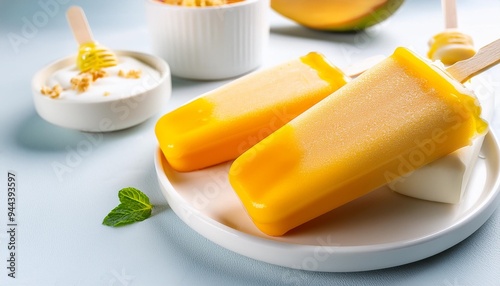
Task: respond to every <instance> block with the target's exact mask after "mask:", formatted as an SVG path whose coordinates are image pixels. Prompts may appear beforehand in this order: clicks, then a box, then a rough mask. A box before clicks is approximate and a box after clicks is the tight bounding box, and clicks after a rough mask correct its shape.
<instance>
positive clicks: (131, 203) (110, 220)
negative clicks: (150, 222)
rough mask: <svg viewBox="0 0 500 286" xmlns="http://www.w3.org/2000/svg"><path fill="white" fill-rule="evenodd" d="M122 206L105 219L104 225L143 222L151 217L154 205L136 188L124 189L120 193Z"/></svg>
mask: <svg viewBox="0 0 500 286" xmlns="http://www.w3.org/2000/svg"><path fill="white" fill-rule="evenodd" d="M118 198H119V199H120V204H119V205H118V206H117V207H115V208H114V209H113V210H111V212H110V213H109V214H108V215H107V216H106V217H105V218H104V220H103V221H102V224H104V225H108V226H121V225H126V224H131V223H134V222H137V221H143V220H145V219H147V218H148V217H150V216H151V211H152V209H153V205H152V204H150V203H149V198H148V197H147V196H146V195H145V194H144V193H143V192H141V191H139V190H138V189H136V188H130V187H129V188H124V189H121V190H120V191H119V192H118Z"/></svg>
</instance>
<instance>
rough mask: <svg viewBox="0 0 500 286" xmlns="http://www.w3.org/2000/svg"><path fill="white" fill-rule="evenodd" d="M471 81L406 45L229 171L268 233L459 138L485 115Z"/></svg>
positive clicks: (364, 189)
mask: <svg viewBox="0 0 500 286" xmlns="http://www.w3.org/2000/svg"><path fill="white" fill-rule="evenodd" d="M480 113H481V109H480V107H479V106H478V105H477V103H476V99H475V97H473V96H472V95H471V94H470V93H469V91H468V90H466V89H465V88H464V87H463V86H462V85H461V84H460V83H458V82H457V81H456V80H454V79H453V78H451V77H450V76H449V75H448V74H446V73H445V72H443V71H442V70H440V69H438V68H437V67H434V66H431V65H429V64H428V63H426V62H425V61H424V60H423V59H421V58H420V57H418V56H416V55H415V54H413V53H412V52H410V51H409V50H407V49H405V48H398V49H396V50H395V52H394V53H393V54H392V55H391V56H390V57H388V58H386V59H385V60H384V61H382V62H381V63H379V64H377V65H375V66H374V67H373V68H371V69H369V70H368V71H366V72H365V73H363V74H362V75H360V76H359V77H358V78H356V79H354V80H353V81H351V82H350V83H348V84H347V85H345V86H344V87H342V88H340V89H339V90H338V91H336V92H335V93H333V94H332V95H330V96H328V97H327V98H325V99H323V100H322V101H321V102H319V103H318V104H316V105H314V106H313V107H311V108H310V109H309V110H307V111H306V112H304V113H302V114H301V115H299V116H298V117H297V118H295V119H294V120H292V121H290V122H289V123H288V124H286V125H284V126H283V127H282V128H280V129H279V130H277V131H276V132H274V133H273V134H272V135H270V136H269V137H267V138H266V139H264V140H263V141H261V142H259V143H257V144H256V145H255V146H253V147H252V148H250V149H249V150H247V151H246V152H245V153H243V154H242V155H241V156H239V157H238V158H237V159H236V160H235V161H234V163H233V164H232V165H231V168H230V170H229V180H230V183H231V185H232V186H233V188H234V190H235V192H236V193H237V195H238V196H239V198H240V199H241V201H242V203H243V205H244V207H245V208H246V210H247V212H248V214H249V215H250V217H251V219H252V220H253V222H254V223H255V225H256V226H257V227H258V228H259V229H260V230H261V231H262V232H264V233H266V234H268V235H273V236H279V235H283V234H284V233H286V232H287V231H289V230H291V229H293V228H295V227H297V226H299V225H301V224H303V223H305V222H307V221H309V220H311V219H313V218H316V217H318V216H320V215H322V214H324V213H326V212H328V211H330V210H332V209H334V208H337V207H339V206H341V205H344V204H346V203H348V202H350V201H352V200H354V199H356V198H358V197H360V196H363V195H364V194H366V193H368V192H370V191H371V190H374V189H376V188H377V187H380V186H382V185H384V184H386V183H388V182H389V181H391V180H393V179H394V178H396V177H398V176H402V175H404V174H406V173H408V172H411V171H412V170H414V169H416V168H419V167H421V166H423V165H425V164H427V163H429V162H431V161H433V160H435V159H437V158H439V157H441V156H444V155H446V154H448V153H451V152H452V151H454V150H457V149H458V148H460V147H463V146H466V145H469V144H470V143H471V140H472V138H474V136H475V135H476V134H480V133H483V132H485V130H486V129H487V124H486V122H485V121H484V120H482V119H481V118H480Z"/></svg>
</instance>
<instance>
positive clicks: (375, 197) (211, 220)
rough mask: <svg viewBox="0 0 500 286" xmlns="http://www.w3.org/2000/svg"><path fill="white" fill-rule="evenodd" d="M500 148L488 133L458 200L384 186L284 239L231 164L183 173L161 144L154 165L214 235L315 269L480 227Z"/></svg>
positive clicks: (414, 255)
mask: <svg viewBox="0 0 500 286" xmlns="http://www.w3.org/2000/svg"><path fill="white" fill-rule="evenodd" d="M499 162H500V160H499V147H498V143H497V140H496V139H495V136H494V135H493V134H492V133H491V132H490V133H488V134H487V135H486V138H485V140H484V143H483V146H482V148H481V157H480V159H479V160H478V162H477V163H476V166H475V168H474V171H473V174H472V176H471V178H470V181H469V184H468V186H467V190H466V193H465V194H464V197H463V198H462V201H461V203H459V204H456V205H450V204H442V203H435V202H429V201H423V200H418V199H415V198H411V197H407V196H404V195H400V194H397V193H395V192H392V191H391V190H390V189H389V188H387V187H382V188H379V189H377V190H375V191H373V192H371V193H370V194H368V195H366V196H364V197H362V198H359V199H357V200H355V201H352V202H351V203H349V204H346V205H344V206H342V207H340V208H338V209H335V210H333V211H331V212H329V213H327V214H325V215H323V216H321V217H319V218H317V219H315V220H313V221H310V222H308V223H306V224H304V225H302V226H300V227H298V228H296V229H293V230H292V231H290V232H288V233H287V234H286V235H285V236H282V237H271V236H267V235H265V234H263V233H261V232H260V231H259V230H258V229H257V228H256V227H255V226H254V225H253V223H252V222H251V220H250V218H249V217H248V216H247V214H246V212H245V210H244V208H243V206H242V205H241V203H240V201H239V199H238V198H237V196H236V194H235V193H234V192H233V190H232V188H231V186H230V185H229V183H228V180H227V172H228V169H229V166H230V163H225V164H221V165H217V166H214V167H211V168H208V169H204V170H201V171H196V172H189V173H179V172H176V171H174V170H173V169H172V168H171V167H170V166H169V165H168V163H167V161H166V160H165V158H164V157H163V155H162V152H161V151H160V149H159V148H158V149H157V150H156V155H155V166H156V172H157V175H158V179H159V183H160V186H161V188H162V192H163V194H164V196H165V198H166V199H167V201H168V203H169V204H170V207H171V208H172V209H173V210H174V212H175V213H176V214H177V215H178V216H179V217H180V218H181V219H182V220H183V221H184V222H185V223H186V224H187V225H189V226H190V227H191V228H192V229H194V230H195V231H197V232H198V233H200V234H201V235H203V236H205V237H206V238H208V239H210V240H211V241H213V242H215V243H217V244H219V245H221V246H222V247H225V248H227V249H229V250H232V251H234V252H237V253H239V254H242V255H245V256H247V257H251V258H254V259H257V260H260V261H264V262H268V263H272V264H276V265H281V266H285V267H290V268H296V269H304V270H310V271H328V272H349V271H365V270H374V269H381V268H387V267H392V266H398V265H402V264H406V263H410V262H414V261H417V260H420V259H424V258H427V257H429V256H432V255H434V254H437V253H439V252H441V251H444V250H446V249H448V248H450V247H452V246H453V245H455V244H457V243H458V242H460V241H462V240H463V239H465V238H467V237H468V236H469V235H471V234H472V233H473V232H475V231H476V230H477V229H478V228H479V227H480V226H481V225H482V224H483V223H484V222H485V221H486V220H487V219H488V218H489V217H490V216H491V214H492V213H493V211H494V210H495V209H496V207H497V206H498V204H499V203H500V195H499V182H500V180H499V176H500V175H499V174H500V168H499Z"/></svg>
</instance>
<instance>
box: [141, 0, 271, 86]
mask: <svg viewBox="0 0 500 286" xmlns="http://www.w3.org/2000/svg"><path fill="white" fill-rule="evenodd" d="M146 16H147V20H148V25H149V31H150V35H151V42H152V45H153V51H154V52H155V53H156V54H157V55H159V56H160V57H162V58H163V59H164V60H166V61H167V63H168V64H169V66H170V69H171V72H172V75H174V76H177V77H183V78H190V79H199V80H216V79H224V78H230V77H235V76H238V75H241V74H244V73H247V72H249V71H251V70H253V69H255V68H257V67H258V66H259V65H260V64H261V63H262V61H263V57H264V51H265V48H266V45H267V42H268V38H269V0H245V1H242V2H237V3H233V4H227V5H221V6H212V7H184V6H175V5H169V4H165V3H162V2H160V1H158V0H146Z"/></svg>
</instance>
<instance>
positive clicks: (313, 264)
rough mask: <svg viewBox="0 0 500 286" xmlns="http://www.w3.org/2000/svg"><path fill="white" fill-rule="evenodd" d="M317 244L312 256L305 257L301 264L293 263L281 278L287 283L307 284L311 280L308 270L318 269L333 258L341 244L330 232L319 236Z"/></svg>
mask: <svg viewBox="0 0 500 286" xmlns="http://www.w3.org/2000/svg"><path fill="white" fill-rule="evenodd" d="M316 242H317V245H316V246H315V247H314V249H313V251H312V254H311V255H310V256H306V257H304V258H303V259H302V260H301V261H300V263H299V264H296V265H292V267H293V268H294V269H292V268H287V270H288V271H286V272H283V274H282V275H281V280H282V281H283V283H285V284H291V285H305V284H307V283H306V282H308V281H309V279H310V276H309V275H308V272H306V271H301V270H308V271H318V270H319V269H320V266H321V263H324V262H325V261H327V260H328V259H331V257H332V256H333V255H335V247H336V246H340V244H339V243H337V242H335V241H334V240H333V235H331V234H328V235H327V236H326V237H321V236H319V237H317V238H316Z"/></svg>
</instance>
